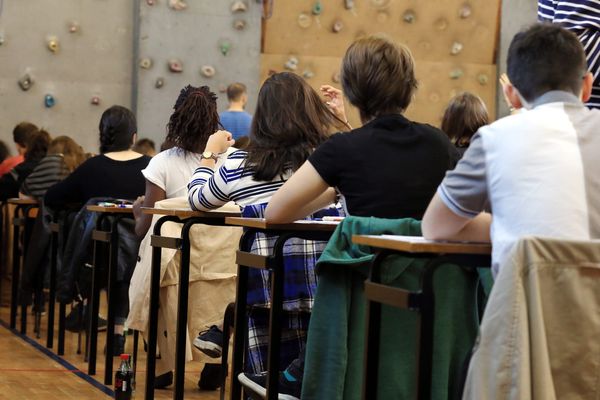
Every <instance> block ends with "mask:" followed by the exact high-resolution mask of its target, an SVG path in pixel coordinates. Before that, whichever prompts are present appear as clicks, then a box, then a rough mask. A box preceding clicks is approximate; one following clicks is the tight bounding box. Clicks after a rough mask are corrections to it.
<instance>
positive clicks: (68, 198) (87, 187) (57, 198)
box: [44, 106, 150, 356]
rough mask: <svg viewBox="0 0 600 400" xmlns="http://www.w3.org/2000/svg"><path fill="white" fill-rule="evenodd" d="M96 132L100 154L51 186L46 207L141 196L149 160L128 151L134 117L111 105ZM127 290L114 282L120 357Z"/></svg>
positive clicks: (125, 284) (115, 351) (123, 284)
mask: <svg viewBox="0 0 600 400" xmlns="http://www.w3.org/2000/svg"><path fill="white" fill-rule="evenodd" d="M99 129H100V153H101V154H100V155H98V156H95V157H92V158H90V159H89V160H87V161H85V162H84V163H83V164H81V165H80V166H79V167H78V168H77V169H76V170H75V171H73V173H72V174H71V175H69V176H68V177H67V178H66V179H65V180H63V181H62V182H59V183H57V184H56V185H54V186H52V187H50V188H49V189H48V191H47V192H46V195H45V196H44V202H45V204H46V205H48V206H54V207H56V206H59V207H60V206H63V205H66V204H75V203H81V204H83V203H85V202H86V201H88V200H89V199H91V198H93V197H112V198H117V199H132V200H133V199H135V198H137V197H138V196H141V195H143V194H144V190H145V179H144V176H143V175H142V170H143V169H144V168H146V166H147V165H148V162H150V157H148V156H145V155H142V154H140V153H137V152H135V151H133V150H131V146H132V145H133V144H134V143H135V141H136V139H137V123H136V119H135V115H133V113H132V112H131V111H130V110H128V109H127V108H125V107H121V106H112V107H110V108H109V109H107V110H106V111H104V113H103V114H102V117H101V118H100V126H99ZM131 268H133V265H132V266H131ZM128 291H129V282H128V281H127V282H117V287H116V295H115V297H116V298H117V302H116V303H117V307H116V310H115V315H116V317H115V340H114V341H113V343H115V348H114V349H113V355H115V356H118V355H120V354H121V353H122V352H123V347H124V346H125V336H123V332H124V326H123V324H124V323H125V320H126V319H127V314H128V313H129V298H128Z"/></svg>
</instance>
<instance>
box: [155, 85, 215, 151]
mask: <svg viewBox="0 0 600 400" xmlns="http://www.w3.org/2000/svg"><path fill="white" fill-rule="evenodd" d="M173 110H174V111H173V114H171V117H170V118H169V123H168V124H167V138H166V141H167V142H169V143H171V144H173V145H174V146H177V147H179V148H181V149H183V150H185V151H189V152H194V153H199V152H201V151H202V150H203V149H204V147H205V146H206V142H207V140H208V137H209V136H210V135H212V134H213V133H215V132H216V131H217V130H219V129H220V128H222V126H221V123H220V122H219V113H218V112H217V96H216V95H215V94H214V93H213V92H211V91H210V88H209V87H208V86H201V87H194V86H191V85H188V86H186V87H184V88H183V89H181V92H180V93H179V97H178V98H177V101H176V102H175V106H173Z"/></svg>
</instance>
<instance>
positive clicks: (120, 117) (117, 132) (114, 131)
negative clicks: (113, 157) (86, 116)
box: [99, 106, 137, 154]
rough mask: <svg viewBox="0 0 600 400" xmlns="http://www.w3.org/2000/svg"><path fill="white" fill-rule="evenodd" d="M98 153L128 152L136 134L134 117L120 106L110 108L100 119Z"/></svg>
mask: <svg viewBox="0 0 600 400" xmlns="http://www.w3.org/2000/svg"><path fill="white" fill-rule="evenodd" d="M99 129H100V153H102V154H104V153H110V152H113V151H124V150H128V149H129V148H130V147H131V145H132V144H133V135H134V134H135V133H137V123H136V120H135V115H133V113H132V112H131V111H130V110H129V109H127V108H125V107H122V106H112V107H110V108H109V109H107V110H106V111H104V113H102V117H101V118H100V126H99Z"/></svg>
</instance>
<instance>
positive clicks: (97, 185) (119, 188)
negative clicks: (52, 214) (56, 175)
mask: <svg viewBox="0 0 600 400" xmlns="http://www.w3.org/2000/svg"><path fill="white" fill-rule="evenodd" d="M149 162H150V157H148V156H142V157H139V158H135V159H133V160H127V161H116V160H113V159H110V158H108V157H106V156H104V155H100V156H96V157H92V158H90V159H89V160H87V161H86V162H84V163H83V164H81V165H80V166H79V167H78V168H77V169H76V170H75V171H73V173H72V174H71V175H69V176H68V177H67V178H66V179H65V180H63V181H62V182H59V183H57V184H56V185H54V186H52V187H51V188H50V189H48V191H47V192H46V195H45V196H44V203H45V204H47V205H51V206H60V205H64V204H73V203H85V202H86V201H88V200H89V199H91V198H92V197H113V198H118V199H135V198H136V197H138V196H141V195H143V194H144V192H145V191H146V182H145V179H144V175H142V170H143V169H144V168H146V166H147V165H148V163H149Z"/></svg>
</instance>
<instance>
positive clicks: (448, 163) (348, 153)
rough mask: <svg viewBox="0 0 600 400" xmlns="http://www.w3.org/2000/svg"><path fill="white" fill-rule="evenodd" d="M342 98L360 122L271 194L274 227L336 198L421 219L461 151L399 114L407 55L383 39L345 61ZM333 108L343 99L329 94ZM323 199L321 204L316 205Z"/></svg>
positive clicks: (411, 87) (372, 213)
mask: <svg viewBox="0 0 600 400" xmlns="http://www.w3.org/2000/svg"><path fill="white" fill-rule="evenodd" d="M341 82H342V88H343V93H344V94H345V95H346V97H347V98H348V100H349V101H350V103H351V104H352V105H354V106H356V107H357V108H358V110H359V112H360V118H361V121H362V123H363V124H364V125H363V126H362V127H361V128H358V129H354V130H352V131H351V132H349V133H340V134H337V135H334V136H332V137H331V138H330V139H329V140H328V141H327V142H325V143H323V144H322V145H321V146H320V147H319V148H317V149H316V150H315V152H314V153H313V154H312V155H311V156H310V158H309V159H308V161H307V162H306V163H305V164H304V165H303V166H302V167H301V168H300V169H299V170H298V171H297V172H296V173H295V174H294V175H293V176H292V177H291V178H290V179H289V180H288V182H286V184H285V185H284V186H283V187H282V188H281V189H280V190H279V191H278V192H277V193H276V194H275V195H274V196H273V198H272V199H271V202H270V203H269V207H268V208H267V210H266V218H267V220H268V221H269V222H272V223H283V222H290V221H293V220H296V219H298V218H303V217H305V216H306V215H309V214H311V213H312V212H313V211H314V210H315V208H314V207H317V208H320V207H321V206H322V204H323V203H326V202H330V201H332V200H333V199H332V198H327V199H326V198H324V197H325V196H323V194H324V193H325V191H326V189H327V188H328V187H335V188H336V190H337V191H338V192H339V193H340V194H341V197H342V203H343V204H344V206H345V208H346V212H347V214H348V215H355V216H366V217H381V218H405V217H412V218H416V219H420V218H422V217H423V213H424V212H425V209H426V208H427V204H428V202H429V199H430V198H431V196H433V194H434V193H435V190H436V188H437V186H438V185H439V183H440V182H441V181H442V178H443V177H444V174H445V172H446V171H447V170H448V169H451V168H453V167H454V165H455V164H456V162H457V160H458V157H459V155H458V153H457V151H456V149H455V148H454V146H452V144H451V143H450V141H449V140H448V138H447V136H446V135H445V134H444V133H443V132H441V131H440V130H439V129H437V128H434V127H432V126H430V125H426V124H419V123H416V122H412V121H410V120H408V119H407V118H405V117H404V116H403V115H402V113H403V112H404V110H406V108H407V107H408V105H409V104H410V101H411V99H412V97H413V94H414V92H415V90H416V87H417V81H416V79H415V76H414V62H413V59H412V56H411V54H410V51H409V50H408V49H407V48H406V47H403V46H398V45H396V44H394V43H392V42H390V41H388V40H386V39H384V38H380V37H368V38H364V39H360V40H358V41H356V42H354V43H353V44H352V45H351V46H350V48H349V49H348V50H347V52H346V55H345V56H344V59H343V61H342V70H341ZM326 96H328V97H329V98H330V100H331V101H330V102H329V104H330V105H333V106H336V105H338V106H339V105H341V104H342V103H341V98H342V94H341V92H339V91H332V90H328V91H327V93H326ZM318 198H321V199H320V200H323V201H316V202H315V199H318Z"/></svg>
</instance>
